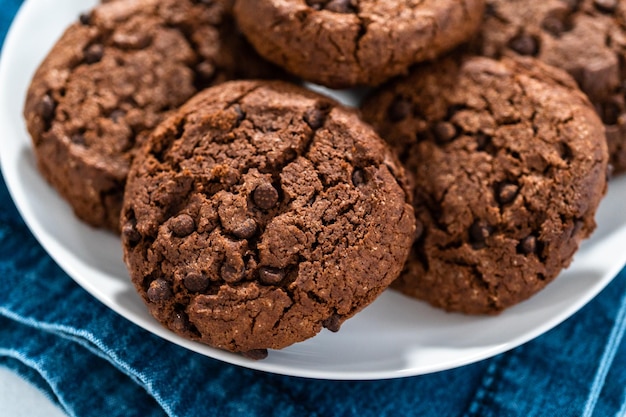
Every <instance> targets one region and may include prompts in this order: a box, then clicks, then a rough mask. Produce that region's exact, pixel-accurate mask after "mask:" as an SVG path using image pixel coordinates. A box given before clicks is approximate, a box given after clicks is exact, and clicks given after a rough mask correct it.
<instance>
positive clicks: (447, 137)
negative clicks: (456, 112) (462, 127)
mask: <svg viewBox="0 0 626 417" xmlns="http://www.w3.org/2000/svg"><path fill="white" fill-rule="evenodd" d="M433 130H434V133H435V138H436V139H437V142H439V143H442V144H443V143H448V142H450V141H451V140H453V139H454V138H455V137H456V135H457V128H456V126H454V125H453V124H452V123H450V122H438V123H437V124H435V127H434V129H433Z"/></svg>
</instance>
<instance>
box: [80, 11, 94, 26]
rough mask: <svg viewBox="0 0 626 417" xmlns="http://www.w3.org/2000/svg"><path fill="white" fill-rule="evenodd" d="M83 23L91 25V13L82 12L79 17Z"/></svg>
mask: <svg viewBox="0 0 626 417" xmlns="http://www.w3.org/2000/svg"><path fill="white" fill-rule="evenodd" d="M78 20H79V21H80V23H81V25H85V26H89V25H90V24H91V14H90V13H81V14H80V16H79V17H78Z"/></svg>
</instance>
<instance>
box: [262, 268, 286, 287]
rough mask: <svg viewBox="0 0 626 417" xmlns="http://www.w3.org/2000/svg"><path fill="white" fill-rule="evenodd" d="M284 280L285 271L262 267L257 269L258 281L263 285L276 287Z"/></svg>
mask: <svg viewBox="0 0 626 417" xmlns="http://www.w3.org/2000/svg"><path fill="white" fill-rule="evenodd" d="M284 278H285V271H284V270H282V269H279V268H271V267H268V266H262V267H261V268H259V279H260V280H261V282H262V283H263V284H266V285H276V284H279V283H280V282H281V281H282V280H283V279H284Z"/></svg>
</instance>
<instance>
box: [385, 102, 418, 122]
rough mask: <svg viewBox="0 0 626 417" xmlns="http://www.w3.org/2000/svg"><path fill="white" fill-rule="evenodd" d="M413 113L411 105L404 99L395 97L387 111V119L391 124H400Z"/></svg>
mask: <svg viewBox="0 0 626 417" xmlns="http://www.w3.org/2000/svg"><path fill="white" fill-rule="evenodd" d="M412 111H413V104H412V103H411V102H410V101H409V100H407V99H405V98H404V97H396V98H395V100H394V101H393V102H392V103H391V105H390V106H389V108H388V109H387V117H389V120H391V121H392V122H400V121H402V120H404V119H406V118H407V116H409V115H410V114H411V112H412Z"/></svg>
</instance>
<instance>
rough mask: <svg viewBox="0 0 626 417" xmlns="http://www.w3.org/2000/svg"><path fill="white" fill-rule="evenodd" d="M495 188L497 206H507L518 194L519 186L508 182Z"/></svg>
mask: <svg viewBox="0 0 626 417" xmlns="http://www.w3.org/2000/svg"><path fill="white" fill-rule="evenodd" d="M496 188H497V189H496V200H497V201H498V203H499V204H509V203H510V202H512V201H513V200H515V197H517V194H518V193H519V186H518V185H517V184H512V183H509V182H503V183H501V184H499V185H498V186H497V187H496Z"/></svg>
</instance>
